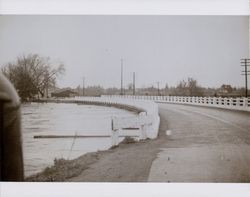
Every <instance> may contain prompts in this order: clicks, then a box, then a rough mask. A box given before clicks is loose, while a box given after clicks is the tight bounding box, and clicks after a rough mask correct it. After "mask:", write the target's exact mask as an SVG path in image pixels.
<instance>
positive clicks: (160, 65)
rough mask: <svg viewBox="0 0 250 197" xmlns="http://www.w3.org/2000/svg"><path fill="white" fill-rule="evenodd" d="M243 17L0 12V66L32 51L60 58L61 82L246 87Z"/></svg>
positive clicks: (246, 36) (246, 41) (245, 22)
mask: <svg viewBox="0 0 250 197" xmlns="http://www.w3.org/2000/svg"><path fill="white" fill-rule="evenodd" d="M248 26H249V22H248V17H246V16H32V15H31V16H0V66H3V65H4V64H6V63H7V62H9V61H14V60H15V59H16V57H17V56H19V55H23V54H29V53H37V54H40V55H41V56H49V57H50V58H51V59H52V61H53V62H55V63H58V62H62V63H64V64H65V68H66V73H65V75H64V76H63V77H61V78H60V79H59V81H58V84H59V86H60V87H65V86H67V87H68V86H71V87H76V86H77V85H79V84H82V77H83V76H84V77H85V81H86V85H102V86H104V87H110V86H116V87H120V59H121V58H123V59H124V84H128V83H131V81H132V73H133V72H136V84H137V87H143V86H149V85H154V86H156V85H157V82H160V86H161V87H163V86H165V84H166V83H167V84H168V85H169V86H172V85H176V84H177V83H178V82H179V81H180V80H182V79H186V78H187V77H193V78H195V79H197V80H198V83H199V84H200V85H202V86H206V87H208V86H210V87H218V86H220V85H221V84H231V85H233V86H244V77H243V76H241V75H240V70H241V67H240V59H241V58H244V57H248V54H249V46H248V45H249V31H248V30H249V27H248Z"/></svg>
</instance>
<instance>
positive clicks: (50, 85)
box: [0, 15, 250, 183]
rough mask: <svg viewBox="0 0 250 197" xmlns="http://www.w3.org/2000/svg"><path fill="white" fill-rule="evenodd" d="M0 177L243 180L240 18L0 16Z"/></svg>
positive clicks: (248, 116)
mask: <svg viewBox="0 0 250 197" xmlns="http://www.w3.org/2000/svg"><path fill="white" fill-rule="evenodd" d="M0 43H1V44H0V151H1V154H0V165H1V168H0V177H1V181H23V182H164V183H183V182H184V183H250V170H249V166H250V98H249V95H250V91H249V83H248V77H250V76H249V75H250V57H249V17H248V16H205V15H204V16H200V15H196V16H192V15H189V16H188V15H182V16H181V15H179V16H178V15H175V16H174V15H165V16H163V15H158V16H157V15H137V16H136V15H1V16H0Z"/></svg>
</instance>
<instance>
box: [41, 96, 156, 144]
mask: <svg viewBox="0 0 250 197" xmlns="http://www.w3.org/2000/svg"><path fill="white" fill-rule="evenodd" d="M37 101H38V102H54V103H77V104H87V105H101V106H108V107H116V108H119V109H124V110H128V111H133V112H136V113H138V117H132V118H131V117H127V118H124V117H122V118H120V117H113V118H112V123H111V124H112V132H111V133H112V135H111V142H112V145H117V144H118V143H119V137H121V136H130V135H126V133H129V132H128V130H131V129H134V130H135V131H136V133H137V135H138V138H139V139H146V138H150V139H154V138H157V136H158V130H159V125H160V117H159V113H158V105H157V104H156V103H155V102H152V101H147V100H135V99H131V98H117V97H108V96H102V97H74V98H60V99H53V98H52V99H40V100H37ZM134 133H135V132H134ZM134 133H133V134H132V135H131V136H134Z"/></svg>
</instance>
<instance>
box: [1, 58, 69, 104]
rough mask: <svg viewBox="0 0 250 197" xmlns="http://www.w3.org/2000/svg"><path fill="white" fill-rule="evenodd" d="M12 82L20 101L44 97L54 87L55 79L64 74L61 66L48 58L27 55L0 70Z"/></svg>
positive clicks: (63, 68)
mask: <svg viewBox="0 0 250 197" xmlns="http://www.w3.org/2000/svg"><path fill="white" fill-rule="evenodd" d="M1 71H2V73H3V74H4V75H5V76H6V77H7V78H8V79H9V80H10V81H11V82H12V84H13V85H14V87H15V88H16V90H17V92H18V94H19V96H20V98H21V100H22V101H26V100H29V99H31V98H34V97H39V96H40V97H46V96H47V94H48V89H49V88H52V87H55V86H56V79H57V77H58V76H60V75H62V74H63V73H64V72H65V67H64V65H63V64H61V63H60V64H58V65H55V64H52V63H51V61H50V58H49V57H41V56H39V55H38V54H28V55H23V56H19V57H17V59H16V61H14V62H9V63H7V64H6V65H4V66H3V67H2V68H1Z"/></svg>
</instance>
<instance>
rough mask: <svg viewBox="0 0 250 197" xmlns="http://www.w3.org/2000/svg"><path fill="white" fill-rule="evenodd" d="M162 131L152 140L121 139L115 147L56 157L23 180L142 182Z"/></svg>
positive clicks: (162, 140) (160, 138)
mask: <svg viewBox="0 0 250 197" xmlns="http://www.w3.org/2000/svg"><path fill="white" fill-rule="evenodd" d="M165 140H167V139H166V137H165V136H164V135H162V137H159V138H158V139H155V140H145V141H140V142H135V143H121V144H119V146H117V147H115V148H111V149H110V150H106V151H98V152H94V153H88V154H85V155H83V156H81V157H79V158H77V159H74V160H69V161H68V160H63V159H62V160H57V161H55V165H54V166H52V167H49V168H47V169H45V170H44V171H43V172H41V173H38V174H35V175H32V176H30V177H28V178H27V179H26V181H66V182H144V181H147V178H148V175H149V171H150V168H151V165H152V162H153V160H154V159H155V158H156V156H157V153H158V152H159V148H158V147H159V146H161V144H162V143H164V141H165Z"/></svg>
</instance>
